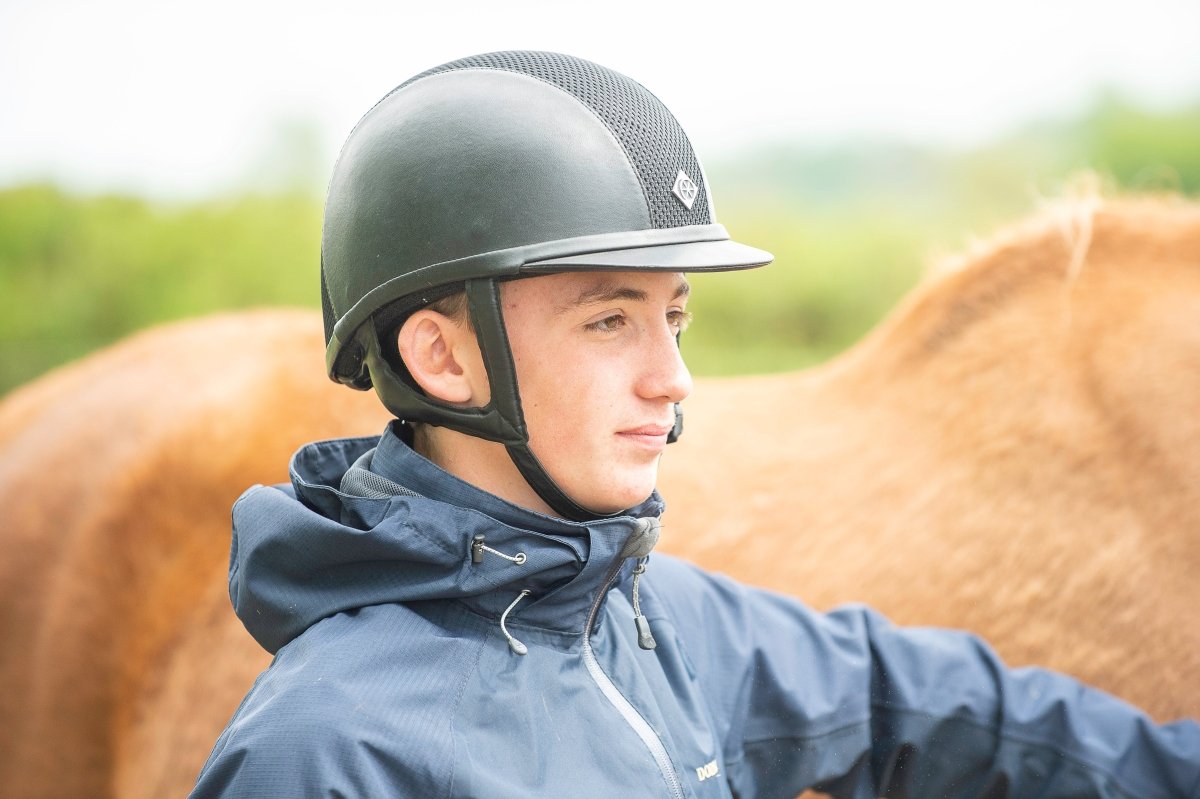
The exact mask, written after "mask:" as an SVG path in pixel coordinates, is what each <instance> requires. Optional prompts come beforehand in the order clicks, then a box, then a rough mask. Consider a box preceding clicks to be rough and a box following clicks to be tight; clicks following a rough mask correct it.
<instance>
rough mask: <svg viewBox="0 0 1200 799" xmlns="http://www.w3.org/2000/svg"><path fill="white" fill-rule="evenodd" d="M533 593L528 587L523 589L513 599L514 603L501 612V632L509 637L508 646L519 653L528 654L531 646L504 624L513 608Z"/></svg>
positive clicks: (515, 652)
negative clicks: (514, 635) (517, 637)
mask: <svg viewBox="0 0 1200 799" xmlns="http://www.w3.org/2000/svg"><path fill="white" fill-rule="evenodd" d="M531 593H533V592H532V591H530V590H529V589H528V588H524V589H522V590H521V593H519V594H517V598H516V599H514V600H513V601H512V604H511V605H509V606H508V607H507V608H505V609H504V612H503V613H501V614H500V632H502V633H504V637H505V638H507V639H508V648H509V649H511V650H512V651H513V653H514V654H517V655H524V654H526V653H527V652H528V651H529V647H527V646H525V644H523V643H521V642H520V641H518V640H517V639H516V638H514V637H513V635H512V633H510V632H509V631H508V628H507V627H505V626H504V622H505V620H506V619H507V618H508V614H509V613H510V612H512V609H513V608H515V607H516V606H517V603H518V602H520V601H521V600H522V599H524V598H525V597H527V596H529V595H530V594H531Z"/></svg>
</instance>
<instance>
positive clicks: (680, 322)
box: [667, 311, 692, 333]
mask: <svg viewBox="0 0 1200 799" xmlns="http://www.w3.org/2000/svg"><path fill="white" fill-rule="evenodd" d="M691 323H692V315H691V314H690V313H688V312H687V311H671V312H669V313H668V314H667V324H669V325H670V326H671V327H672V329H674V330H675V332H676V333H682V332H683V331H685V330H687V328H688V325H690V324H691Z"/></svg>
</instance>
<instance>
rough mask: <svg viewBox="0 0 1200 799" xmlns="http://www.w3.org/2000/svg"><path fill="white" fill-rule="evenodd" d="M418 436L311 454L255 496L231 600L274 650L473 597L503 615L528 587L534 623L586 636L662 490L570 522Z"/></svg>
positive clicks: (480, 609) (241, 519)
mask: <svg viewBox="0 0 1200 799" xmlns="http://www.w3.org/2000/svg"><path fill="white" fill-rule="evenodd" d="M405 430H406V428H404V427H403V426H402V425H400V424H399V423H396V422H393V423H392V424H391V425H389V427H388V429H387V430H386V431H385V432H384V434H383V436H382V437H380V438H355V439H339V440H334V441H321V442H316V443H313V444H308V445H306V446H304V447H302V448H301V449H300V450H298V451H297V452H296V454H295V455H293V457H292V461H291V464H290V467H289V472H290V476H291V483H290V485H289V484H282V485H278V486H274V487H265V486H255V487H253V488H251V489H249V490H248V491H247V492H246V493H245V494H243V495H242V497H241V498H240V499H239V500H238V501H237V503H236V504H235V505H234V508H233V543H232V550H231V553H230V567H229V595H230V598H231V599H232V601H233V606H234V609H235V611H236V612H237V614H238V617H239V618H241V620H242V623H243V624H244V625H245V626H246V629H247V630H249V632H250V633H251V635H253V636H254V638H255V639H256V640H257V641H258V642H259V644H261V645H262V646H263V648H264V649H266V650H267V651H269V652H271V653H274V652H276V651H278V650H279V648H280V647H282V646H283V645H285V644H286V643H288V642H289V641H291V640H292V639H294V638H295V637H296V636H298V635H300V634H301V633H302V632H304V631H305V630H306V629H308V628H309V627H310V626H312V625H313V624H315V623H316V622H318V621H320V620H321V619H324V618H326V617H328V616H332V615H334V614H336V613H341V612H349V611H353V610H355V609H357V608H361V607H366V606H370V605H380V604H385V603H391V602H419V601H426V600H459V601H461V602H463V603H464V604H466V605H467V606H468V608H469V609H470V610H472V611H473V612H475V613H478V614H480V615H483V616H486V617H492V618H498V617H499V616H500V614H501V613H502V612H503V611H504V609H505V608H506V607H507V606H508V605H509V604H511V603H512V601H513V599H514V598H515V597H516V596H517V595H518V594H519V593H520V592H521V591H523V590H528V591H529V592H530V594H529V596H528V599H526V600H525V601H523V602H522V605H521V614H520V615H521V618H522V620H523V621H524V622H525V623H526V624H530V625H534V626H537V627H542V628H545V629H549V630H556V631H561V632H564V633H576V634H582V632H583V629H582V628H583V625H584V623H585V622H584V620H585V619H586V615H587V612H588V609H589V608H590V606H591V604H592V602H593V600H594V599H595V597H596V595H597V593H598V592H599V591H601V590H602V589H603V588H604V587H605V585H604V583H605V581H606V578H608V579H611V578H612V575H611V572H612V570H613V568H614V567H615V566H616V565H617V564H618V562H620V561H622V560H629V559H628V558H627V557H626V556H627V555H628V554H629V553H630V549H631V548H632V549H634V550H636V549H637V547H636V546H634V547H630V546H628V545H630V544H631V543H636V542H637V541H638V539H639V538H640V539H643V541H644V540H645V539H648V538H649V536H648V533H647V531H648V529H649V528H651V527H653V532H654V533H655V534H656V533H657V519H658V517H659V515H660V514H661V512H662V510H663V504H662V500H661V499H660V497H659V496H658V494H657V492H656V493H655V494H653V495H651V497H650V498H649V499H647V500H646V501H645V502H644V503H642V504H641V505H639V506H638V507H636V508H632V509H630V510H629V511H628V512H627V513H626V514H624V515H620V516H615V517H610V518H605V519H601V520H597V521H591V522H569V521H565V520H562V519H557V518H553V517H550V516H545V515H543V514H540V513H536V512H534V511H530V510H527V509H525V508H520V507H517V506H516V505H512V504H510V503H508V502H505V501H504V500H501V499H500V498H498V497H496V496H494V495H492V494H488V493H487V492H485V491H482V490H480V489H478V488H475V487H474V486H472V485H470V484H468V483H465V482H463V481H462V480H459V479H458V478H456V477H454V476H453V475H451V474H449V473H447V472H445V471H444V470H442V469H441V468H439V467H438V466H436V465H434V464H433V463H431V462H430V461H428V460H426V459H425V458H423V457H422V456H420V455H418V454H417V453H416V452H415V451H413V450H412V449H411V448H410V447H409V446H408V444H407V443H406V441H405V440H404V438H403V436H404V434H405ZM347 473H351V475H352V476H357V478H358V479H345V480H344V478H346V476H347ZM364 477H365V478H366V481H365V482H366V484H367V485H368V486H370V487H369V488H367V489H365V490H364V489H363V488H362V486H363V484H364V480H363V478H364ZM379 487H386V488H387V489H389V490H377V489H378V488H379ZM348 491H349V492H350V493H348ZM393 492H404V493H393ZM361 494H368V495H367V496H363V495H361ZM478 536H482V541H480V540H479V539H478V538H477V537H478ZM646 543H648V544H652V543H653V541H652V540H650V541H648V542H646ZM480 544H481V546H480ZM473 545H476V546H475V547H474V554H475V556H476V557H474V558H473V557H472V554H473ZM643 550H644V547H643ZM638 554H644V551H639V552H638ZM521 556H523V557H521ZM624 566H625V568H624V569H623V570H622V571H623V572H628V571H629V570H630V569H631V568H632V566H633V563H632V560H630V562H628V563H626V564H624Z"/></svg>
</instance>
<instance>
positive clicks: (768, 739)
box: [655, 558, 1200, 799]
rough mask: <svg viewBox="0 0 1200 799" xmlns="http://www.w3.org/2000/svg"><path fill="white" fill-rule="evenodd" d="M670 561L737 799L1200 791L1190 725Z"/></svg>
mask: <svg viewBox="0 0 1200 799" xmlns="http://www.w3.org/2000/svg"><path fill="white" fill-rule="evenodd" d="M656 560H657V559H656ZM663 560H666V561H667V563H663V564H662V565H663V566H664V567H666V568H665V570H664V571H665V572H666V574H664V575H663V576H665V577H667V579H666V580H665V581H663V584H662V585H658V586H656V591H655V593H656V595H657V596H658V597H659V599H658V601H659V602H661V603H662V606H663V607H662V610H663V611H665V613H664V616H663V620H662V621H663V623H665V624H669V625H672V626H674V628H675V634H676V636H677V638H678V641H679V644H680V645H681V647H682V648H683V649H684V650H685V652H686V653H687V655H688V657H689V658H690V659H691V660H692V661H693V664H694V668H695V671H696V673H697V679H698V680H699V681H700V683H701V685H702V688H703V689H704V690H705V693H706V695H707V696H708V697H709V700H710V704H711V706H712V709H713V715H714V723H715V724H716V726H717V727H718V730H719V732H720V733H721V734H723V735H724V740H725V751H724V757H725V761H726V773H727V774H728V775H729V778H730V782H731V785H732V787H733V788H734V790H735V791H736V792H737V795H740V796H755V797H794V796H795V795H796V794H797V793H798V792H799V791H800V790H802V789H804V788H807V787H817V788H818V789H820V790H822V791H825V792H827V793H829V794H832V795H834V796H837V797H855V799H858V797H879V796H885V797H908V796H929V797H933V796H936V797H990V798H991V799H999V798H1000V797H1026V796H1039V797H1084V796H1088V797H1112V799H1160V798H1161V799H1166V798H1167V797H1193V798H1194V797H1198V796H1200V725H1197V724H1196V723H1195V722H1194V721H1180V722H1175V723H1173V724H1167V725H1162V726H1157V725H1155V724H1154V723H1153V722H1152V721H1151V720H1150V719H1149V718H1147V717H1146V716H1145V715H1144V714H1143V713H1141V712H1139V711H1138V710H1136V709H1135V708H1133V707H1131V706H1130V705H1127V704H1125V703H1123V702H1121V701H1120V700H1118V699H1115V698H1114V697H1112V696H1110V695H1108V694H1105V693H1103V692H1101V691H1098V690H1096V689H1093V688H1089V687H1087V686H1084V685H1082V684H1080V683H1079V682H1077V681H1075V680H1072V679H1071V678H1068V677H1066V676H1064V675H1061V674H1057V673H1054V672H1051V671H1047V670H1044V669H1036V668H1022V669H1009V668H1007V667H1006V666H1005V665H1004V664H1003V663H1002V662H1001V661H1000V660H999V659H998V658H997V657H996V655H995V654H994V653H993V652H992V651H991V649H989V648H988V646H987V645H986V644H985V643H984V642H983V641H981V640H980V639H979V638H977V637H975V636H973V635H970V634H966V633H961V632H957V631H951V630H942V629H928V628H901V627H896V626H893V625H892V624H890V623H889V622H888V621H887V620H886V619H884V618H883V617H882V616H880V615H879V614H878V613H875V612H873V611H871V610H870V609H868V608H865V607H859V606H848V607H844V608H840V609H838V610H835V611H833V612H830V613H827V614H822V613H816V612H814V611H812V610H810V609H809V608H807V607H805V606H804V605H803V604H801V603H799V602H797V601H796V600H794V599H790V598H787V597H783V596H780V595H776V594H772V593H769V592H765V591H760V590H756V589H751V588H747V587H745V586H741V585H739V584H737V583H735V582H733V581H731V580H727V579H725V578H722V577H719V576H714V575H708V574H705V573H703V572H700V571H699V570H697V569H694V568H692V567H690V566H687V565H685V564H680V563H678V562H677V561H671V560H670V559H665V558H664V559H663ZM668 564H669V565H668ZM657 566H658V564H656V568H655V571H656V572H658V568H657ZM657 576H658V575H656V577H655V579H656V581H657Z"/></svg>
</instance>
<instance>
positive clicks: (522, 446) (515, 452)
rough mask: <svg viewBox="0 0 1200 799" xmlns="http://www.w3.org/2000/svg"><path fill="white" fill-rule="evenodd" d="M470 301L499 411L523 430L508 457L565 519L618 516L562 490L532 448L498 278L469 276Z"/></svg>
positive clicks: (507, 445)
mask: <svg viewBox="0 0 1200 799" xmlns="http://www.w3.org/2000/svg"><path fill="white" fill-rule="evenodd" d="M466 292H467V304H468V307H469V308H470V312H471V323H472V324H473V325H474V326H475V335H476V337H477V338H478V340H479V349H480V352H481V353H482V355H483V364H484V367H485V368H486V369H487V375H488V381H489V382H490V384H491V389H492V399H491V403H489V404H490V405H495V406H496V408H497V409H498V410H499V412H500V413H501V414H502V415H504V416H506V417H509V418H508V419H507V421H508V423H509V426H511V428H512V429H514V430H520V431H521V432H522V434H523V435H522V436H521V440H519V441H511V440H510V441H505V442H504V448H505V450H506V451H507V452H508V457H510V458H512V462H513V463H514V464H515V465H516V467H517V471H519V472H520V473H521V476H522V477H524V478H525V482H527V483H529V486H530V488H532V489H533V490H534V492H536V493H537V495H538V496H539V497H541V498H542V500H543V501H544V502H545V503H546V504H547V505H549V506H550V508H551V509H552V510H553V511H554V512H555V513H557V514H559V515H560V516H562V517H563V518H564V519H570V520H571V521H576V522H584V521H591V520H593V519H603V518H606V517H609V516H615V515H617V514H615V513H599V512H597V511H594V510H590V509H588V508H585V507H584V506H583V505H580V504H579V503H578V502H576V501H575V500H573V499H571V497H569V496H567V493H566V492H565V491H563V490H562V489H561V488H560V487H559V486H558V484H557V483H555V482H554V480H553V478H551V477H550V475H549V474H548V473H547V472H546V469H545V467H543V466H542V464H541V462H540V461H539V460H538V459H537V456H536V455H534V454H533V450H531V449H530V448H529V432H528V427H527V426H526V425H525V414H524V411H522V409H521V395H520V393H519V391H518V390H517V371H516V364H515V363H514V361H513V356H512V348H511V347H510V346H509V343H508V332H507V330H506V329H505V327H504V313H503V311H502V310H501V307H500V286H499V285H498V283H497V282H496V281H495V280H469V281H467V285H466Z"/></svg>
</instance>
